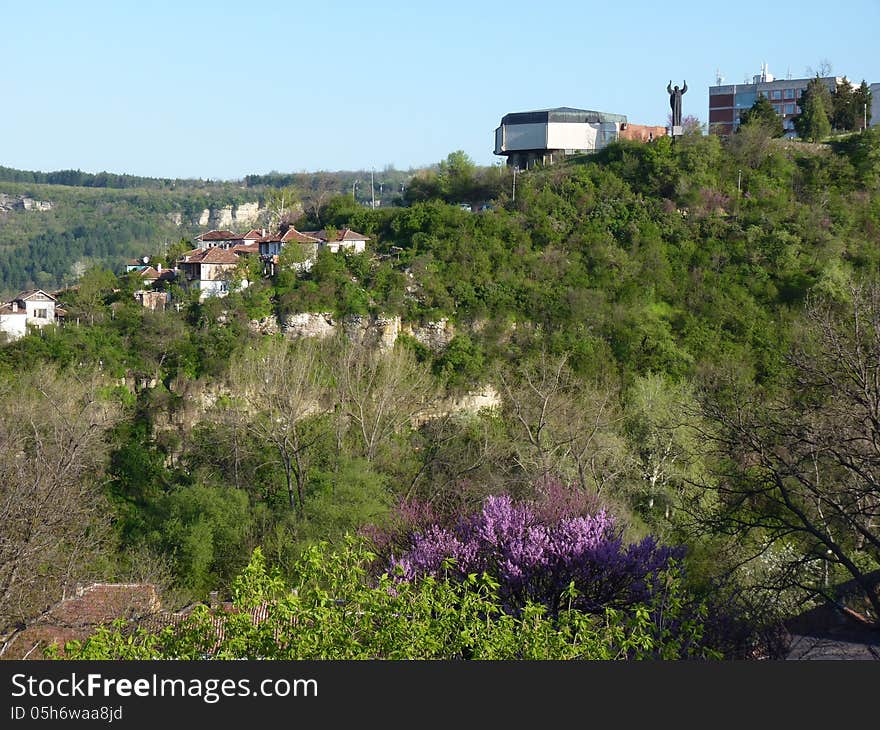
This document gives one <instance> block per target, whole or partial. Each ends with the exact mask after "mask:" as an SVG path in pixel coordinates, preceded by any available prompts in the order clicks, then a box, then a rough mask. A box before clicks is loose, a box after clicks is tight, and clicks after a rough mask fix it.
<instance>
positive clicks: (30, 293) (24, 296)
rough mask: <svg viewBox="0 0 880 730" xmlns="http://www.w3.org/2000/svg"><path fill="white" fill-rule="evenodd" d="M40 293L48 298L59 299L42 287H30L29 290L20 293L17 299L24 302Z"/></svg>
mask: <svg viewBox="0 0 880 730" xmlns="http://www.w3.org/2000/svg"><path fill="white" fill-rule="evenodd" d="M38 294H42V295H43V296H44V297H46V298H47V299H51V300H52V301H58V300H57V299H55V297H53V296H52V295H51V294H47V293H46V292H44V291H43V290H42V289H28V290H27V291H23V292H21V293H19V295H18V296H17V297H16V299H18V300H19V301H23V302H24V301H27V300H28V299H32V298H35V297H37V295H38Z"/></svg>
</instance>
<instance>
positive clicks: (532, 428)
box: [498, 352, 628, 495]
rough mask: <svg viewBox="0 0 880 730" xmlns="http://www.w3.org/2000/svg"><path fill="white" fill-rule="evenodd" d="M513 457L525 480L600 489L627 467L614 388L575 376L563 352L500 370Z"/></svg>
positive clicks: (544, 354)
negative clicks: (559, 480)
mask: <svg viewBox="0 0 880 730" xmlns="http://www.w3.org/2000/svg"><path fill="white" fill-rule="evenodd" d="M498 380H499V382H500V386H501V394H502V397H503V399H504V411H505V414H506V415H507V417H508V422H509V423H510V426H511V433H512V436H513V439H514V443H513V448H514V451H515V454H516V456H515V459H516V462H517V464H518V465H519V467H520V468H521V469H522V471H523V473H524V475H525V477H526V479H527V481H530V482H532V481H536V482H538V483H539V484H540V483H542V482H545V481H547V480H548V479H550V478H551V477H552V476H560V477H562V478H563V479H572V480H576V481H577V483H578V485H579V486H580V488H581V489H582V490H583V491H585V492H586V491H589V492H590V493H592V494H597V495H598V494H601V493H602V491H603V490H604V489H605V488H606V487H607V486H609V485H610V484H613V483H614V482H615V481H616V480H617V479H618V478H619V477H620V476H621V475H622V474H623V472H624V471H625V470H626V469H627V468H628V455H627V451H626V447H625V444H624V442H623V439H622V438H620V436H619V435H618V434H617V433H616V432H615V430H614V424H616V423H619V422H620V421H621V416H620V415H619V414H618V409H617V405H616V399H617V391H616V389H615V388H613V387H611V386H609V385H602V384H596V385H593V384H589V383H585V382H583V381H582V380H580V379H578V378H577V377H576V376H575V375H574V373H572V371H571V369H570V368H569V367H568V358H567V357H565V356H561V357H552V356H549V355H547V354H546V353H543V352H542V353H541V354H540V356H539V357H536V358H534V359H532V360H527V361H523V362H521V363H520V364H519V365H518V366H517V367H516V368H514V369H513V370H512V371H509V372H506V371H505V370H503V369H501V370H499V372H498Z"/></svg>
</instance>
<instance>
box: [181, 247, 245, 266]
mask: <svg viewBox="0 0 880 730" xmlns="http://www.w3.org/2000/svg"><path fill="white" fill-rule="evenodd" d="M192 260H193V259H190V261H192ZM237 262H238V255H237V254H235V253H233V252H232V251H230V250H229V249H228V248H209V249H208V250H207V251H205V252H204V255H203V256H201V257H200V258H199V261H198V263H200V264H234V263H237Z"/></svg>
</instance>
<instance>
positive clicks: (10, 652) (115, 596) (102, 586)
mask: <svg viewBox="0 0 880 730" xmlns="http://www.w3.org/2000/svg"><path fill="white" fill-rule="evenodd" d="M160 609H161V604H160V601H159V594H158V593H157V592H156V587H155V586H154V585H152V584H151V583H93V584H92V585H90V586H88V587H86V588H83V589H80V590H78V591H77V592H76V594H75V595H73V596H71V597H70V598H65V599H64V600H62V601H60V602H59V603H57V604H55V606H53V607H52V608H50V609H49V610H48V611H46V613H44V614H43V615H42V616H41V617H40V618H39V619H37V620H36V621H35V622H34V623H33V624H31V625H30V626H28V627H27V628H25V629H23V630H22V631H19V632H17V633H15V634H14V635H13V636H12V637H10V638H9V639H8V640H7V641H6V643H5V644H4V645H3V648H2V657H3V658H4V659H26V658H31V659H42V658H43V654H42V650H43V648H44V647H46V646H49V645H50V644H53V643H57V644H58V645H59V646H63V645H64V644H65V643H66V642H68V641H71V640H73V639H80V640H81V639H84V638H85V637H87V636H88V635H90V634H92V633H93V632H94V630H95V629H96V628H97V627H98V626H100V625H102V624H109V623H111V622H113V621H115V620H116V619H120V618H121V619H129V620H140V619H142V618H143V617H145V616H149V615H151V614H155V613H157V612H158V611H159V610H160Z"/></svg>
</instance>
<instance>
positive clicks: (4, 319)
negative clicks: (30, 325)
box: [0, 301, 27, 342]
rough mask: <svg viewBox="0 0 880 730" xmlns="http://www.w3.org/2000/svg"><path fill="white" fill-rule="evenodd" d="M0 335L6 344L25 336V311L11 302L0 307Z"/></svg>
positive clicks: (14, 302)
mask: <svg viewBox="0 0 880 730" xmlns="http://www.w3.org/2000/svg"><path fill="white" fill-rule="evenodd" d="M0 333H2V335H5V336H6V337H5V340H6V341H7V342H12V341H14V340H17V339H19V338H20V337H24V336H25V335H26V334H27V311H26V310H25V309H24V308H23V307H19V306H18V302H16V301H11V302H9V304H4V305H3V306H2V307H0ZM2 335H0V336H2Z"/></svg>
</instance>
